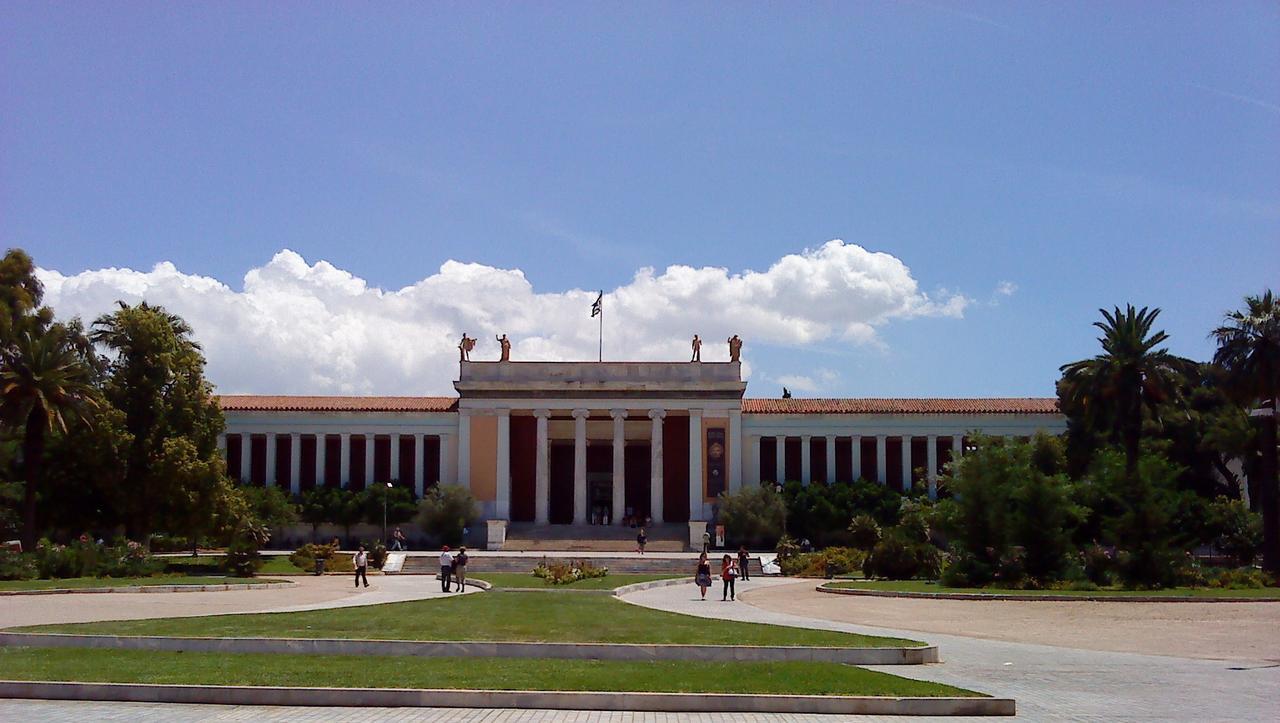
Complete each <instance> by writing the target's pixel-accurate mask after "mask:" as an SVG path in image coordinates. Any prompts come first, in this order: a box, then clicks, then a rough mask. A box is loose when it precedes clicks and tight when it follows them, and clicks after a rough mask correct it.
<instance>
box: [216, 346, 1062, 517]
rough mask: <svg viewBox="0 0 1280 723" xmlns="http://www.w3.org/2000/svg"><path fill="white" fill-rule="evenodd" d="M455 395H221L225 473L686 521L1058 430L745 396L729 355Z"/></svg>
mask: <svg viewBox="0 0 1280 723" xmlns="http://www.w3.org/2000/svg"><path fill="white" fill-rule="evenodd" d="M454 387H455V389H456V390H457V396H456V397H278V396H223V397H221V404H222V408H223V411H224V413H225V415H226V421H227V429H226V433H225V434H224V435H223V437H222V439H221V444H222V445H223V448H224V449H225V451H226V459H227V468H228V471H229V472H230V474H231V475H232V476H233V477H235V478H238V479H241V480H242V481H244V482H246V483H252V484H260V485H278V486H281V487H285V488H288V489H289V490H290V491H291V492H294V493H300V492H303V491H305V490H307V489H311V488H313V487H317V486H331V487H344V488H354V489H363V488H364V487H366V486H368V485H372V484H384V483H386V482H389V481H394V482H395V483H397V484H402V485H406V486H412V487H413V489H414V492H415V494H416V495H418V496H421V495H422V494H423V492H424V490H425V489H426V488H427V487H429V486H431V485H434V484H457V485H463V486H466V487H468V488H469V489H470V490H471V492H472V494H473V495H474V496H475V497H476V499H477V500H478V501H479V502H480V503H481V505H482V506H483V511H484V516H485V517H486V519H488V520H490V528H491V529H490V535H491V537H492V535H493V531H494V530H493V528H494V527H495V526H497V527H499V528H500V527H501V525H502V524H503V523H505V522H507V521H515V522H530V523H537V524H622V523H624V522H626V521H630V520H632V519H640V520H645V519H648V520H651V521H652V522H654V523H664V522H665V523H684V522H689V523H701V522H702V521H705V520H708V519H710V517H711V514H712V505H713V503H714V502H715V500H716V498H717V496H718V495H719V494H720V493H721V492H731V491H734V490H737V489H739V488H740V487H742V486H743V485H756V484H759V483H761V482H779V481H786V480H799V481H801V482H802V483H805V484H809V483H811V482H824V481H841V480H853V479H856V478H859V477H861V478H863V479H867V480H875V481H877V482H879V483H880V484H885V485H889V486H892V487H894V488H895V489H899V490H909V489H911V488H912V487H914V486H916V485H925V486H927V488H928V491H929V493H930V495H933V494H935V492H936V482H937V477H938V472H939V471H940V470H941V469H942V466H943V465H944V464H946V463H947V462H948V461H950V460H951V459H952V458H953V457H955V456H956V455H959V454H963V451H964V449H965V445H966V438H967V437H968V436H970V435H973V434H976V433H982V434H986V435H995V436H1007V437H1027V436H1030V435H1032V434H1034V433H1036V432H1037V431H1040V430H1044V431H1047V432H1050V433H1054V434H1058V433H1061V432H1062V431H1064V430H1065V428H1066V421H1065V419H1064V418H1063V416H1062V415H1061V414H1060V413H1059V412H1058V408H1057V400H1055V399H1052V398H1041V399H1025V398H1019V399H1011V398H996V399H793V398H783V399H756V398H745V397H744V394H745V392H746V387H747V385H746V382H744V381H742V377H741V365H740V363H739V362H736V361H734V362H686V363H664V362H511V361H500V362H472V361H462V362H460V371H459V375H458V380H457V381H456V382H455V383H454ZM692 526H693V525H692V524H691V527H692Z"/></svg>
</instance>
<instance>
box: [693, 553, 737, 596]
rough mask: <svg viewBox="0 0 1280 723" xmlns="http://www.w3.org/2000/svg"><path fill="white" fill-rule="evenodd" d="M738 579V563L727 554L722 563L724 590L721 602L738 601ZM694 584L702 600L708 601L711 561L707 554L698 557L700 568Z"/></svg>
mask: <svg viewBox="0 0 1280 723" xmlns="http://www.w3.org/2000/svg"><path fill="white" fill-rule="evenodd" d="M737 579H738V561H737V560H735V559H733V557H732V556H731V555H728V554H726V555H725V556H724V558H723V559H721V561H720V581H721V583H723V590H722V592H721V595H720V600H721V602H729V601H733V600H736V599H737V591H736V589H735V587H736V586H735V582H736V581H737ZM693 581H694V583H696V584H697V586H698V591H699V592H700V593H701V598H700V599H702V600H706V599H707V589H708V588H710V587H711V560H710V558H709V557H707V553H705V552H704V553H702V554H701V555H699V556H698V567H697V570H696V571H695V572H694V576H693Z"/></svg>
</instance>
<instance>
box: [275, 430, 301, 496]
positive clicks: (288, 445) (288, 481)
mask: <svg viewBox="0 0 1280 723" xmlns="http://www.w3.org/2000/svg"><path fill="white" fill-rule="evenodd" d="M295 454H297V450H295V449H294V448H293V437H292V436H290V435H288V434H281V435H277V436H276V469H275V472H276V486H277V487H283V488H285V489H289V487H291V486H292V485H293V479H292V478H291V477H290V476H289V475H290V474H291V473H292V472H293V455H295Z"/></svg>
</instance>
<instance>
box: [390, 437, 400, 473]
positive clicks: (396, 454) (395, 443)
mask: <svg viewBox="0 0 1280 723" xmlns="http://www.w3.org/2000/svg"><path fill="white" fill-rule="evenodd" d="M390 436H391V443H390V445H388V446H390V448H391V479H393V480H395V481H396V482H399V481H400V433H399V432H392V433H391V435H390Z"/></svg>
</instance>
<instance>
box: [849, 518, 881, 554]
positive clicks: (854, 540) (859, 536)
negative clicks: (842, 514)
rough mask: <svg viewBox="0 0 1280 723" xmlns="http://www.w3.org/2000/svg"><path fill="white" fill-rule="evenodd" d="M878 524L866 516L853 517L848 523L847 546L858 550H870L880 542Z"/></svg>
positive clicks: (874, 519)
mask: <svg viewBox="0 0 1280 723" xmlns="http://www.w3.org/2000/svg"><path fill="white" fill-rule="evenodd" d="M880 537H881V535H880V523H878V522H876V518H874V517H872V516H871V515H868V514H861V515H854V516H853V521H852V522H850V523H849V544H850V545H851V546H853V547H855V548H857V549H859V550H870V549H872V548H873V547H875V546H876V543H877V542H879V541H880Z"/></svg>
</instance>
